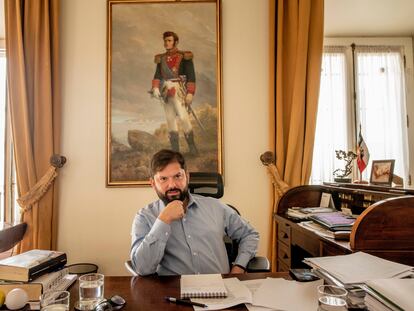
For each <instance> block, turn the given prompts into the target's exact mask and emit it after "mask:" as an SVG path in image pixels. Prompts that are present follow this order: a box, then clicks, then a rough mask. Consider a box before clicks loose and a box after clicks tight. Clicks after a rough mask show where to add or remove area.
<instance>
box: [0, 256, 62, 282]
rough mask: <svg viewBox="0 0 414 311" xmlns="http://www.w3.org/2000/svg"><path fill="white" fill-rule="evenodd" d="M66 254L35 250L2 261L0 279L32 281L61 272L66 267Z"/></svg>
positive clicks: (0, 262) (0, 263)
mask: <svg viewBox="0 0 414 311" xmlns="http://www.w3.org/2000/svg"><path fill="white" fill-rule="evenodd" d="M66 262H67V257H66V253H64V252H58V251H50V250H40V249H34V250H30V251H27V252H24V253H21V254H19V255H15V256H12V257H9V258H6V259H3V260H0V279H2V280H8V281H21V282H28V281H31V280H33V279H35V278H37V277H39V276H41V275H43V274H45V273H47V272H51V271H55V270H59V269H61V268H62V267H64V266H65V265H66Z"/></svg>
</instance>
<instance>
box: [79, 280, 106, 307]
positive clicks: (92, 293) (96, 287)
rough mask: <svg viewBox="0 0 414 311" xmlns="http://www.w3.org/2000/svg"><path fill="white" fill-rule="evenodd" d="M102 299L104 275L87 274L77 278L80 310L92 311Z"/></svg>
mask: <svg viewBox="0 0 414 311" xmlns="http://www.w3.org/2000/svg"><path fill="white" fill-rule="evenodd" d="M103 299H104V275H103V274H99V273H89V274H85V275H82V276H81V277H79V304H80V306H81V307H82V310H92V309H94V308H95V306H96V305H97V304H98V303H99V302H100V301H101V300H103Z"/></svg>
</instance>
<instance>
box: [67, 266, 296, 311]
mask: <svg viewBox="0 0 414 311" xmlns="http://www.w3.org/2000/svg"><path fill="white" fill-rule="evenodd" d="M235 276H237V277H238V278H239V279H240V280H253V279H264V278H266V277H283V278H286V279H289V275H288V274H287V273H245V274H239V275H225V276H224V277H235ZM78 284H79V282H76V283H75V284H74V285H73V286H72V287H71V288H70V304H71V306H70V310H73V305H74V303H75V301H77V300H78V299H79V287H78ZM104 295H105V297H106V298H109V297H111V296H113V295H120V296H122V297H123V298H124V299H125V300H126V302H127V303H126V305H125V307H124V308H122V309H121V310H123V311H129V310H130V311H140V310H143V311H148V310H163V311H168V310H192V309H193V308H192V307H190V306H183V305H176V304H174V303H171V302H167V301H166V300H165V299H164V297H165V296H171V297H179V296H180V277H179V276H148V277H129V276H105V289H104ZM231 310H247V309H246V307H245V306H244V305H238V306H235V307H233V308H231Z"/></svg>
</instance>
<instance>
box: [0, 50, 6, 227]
mask: <svg viewBox="0 0 414 311" xmlns="http://www.w3.org/2000/svg"><path fill="white" fill-rule="evenodd" d="M5 129H6V53H5V50H4V49H0V217H1V220H5V217H6V213H5V199H4V198H5V189H6V187H5V176H6V175H5V165H4V163H5V138H6V136H5Z"/></svg>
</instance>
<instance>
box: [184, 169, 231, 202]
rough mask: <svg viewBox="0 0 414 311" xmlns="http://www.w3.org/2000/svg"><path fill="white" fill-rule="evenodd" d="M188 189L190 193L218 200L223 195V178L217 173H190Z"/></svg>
mask: <svg viewBox="0 0 414 311" xmlns="http://www.w3.org/2000/svg"><path fill="white" fill-rule="evenodd" d="M188 189H189V191H190V192H191V193H195V194H200V195H203V196H206V197H213V198H217V199H219V198H221V197H222V196H223V194H224V187H223V177H222V176H221V174H219V173H212V172H190V182H189V184H188Z"/></svg>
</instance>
